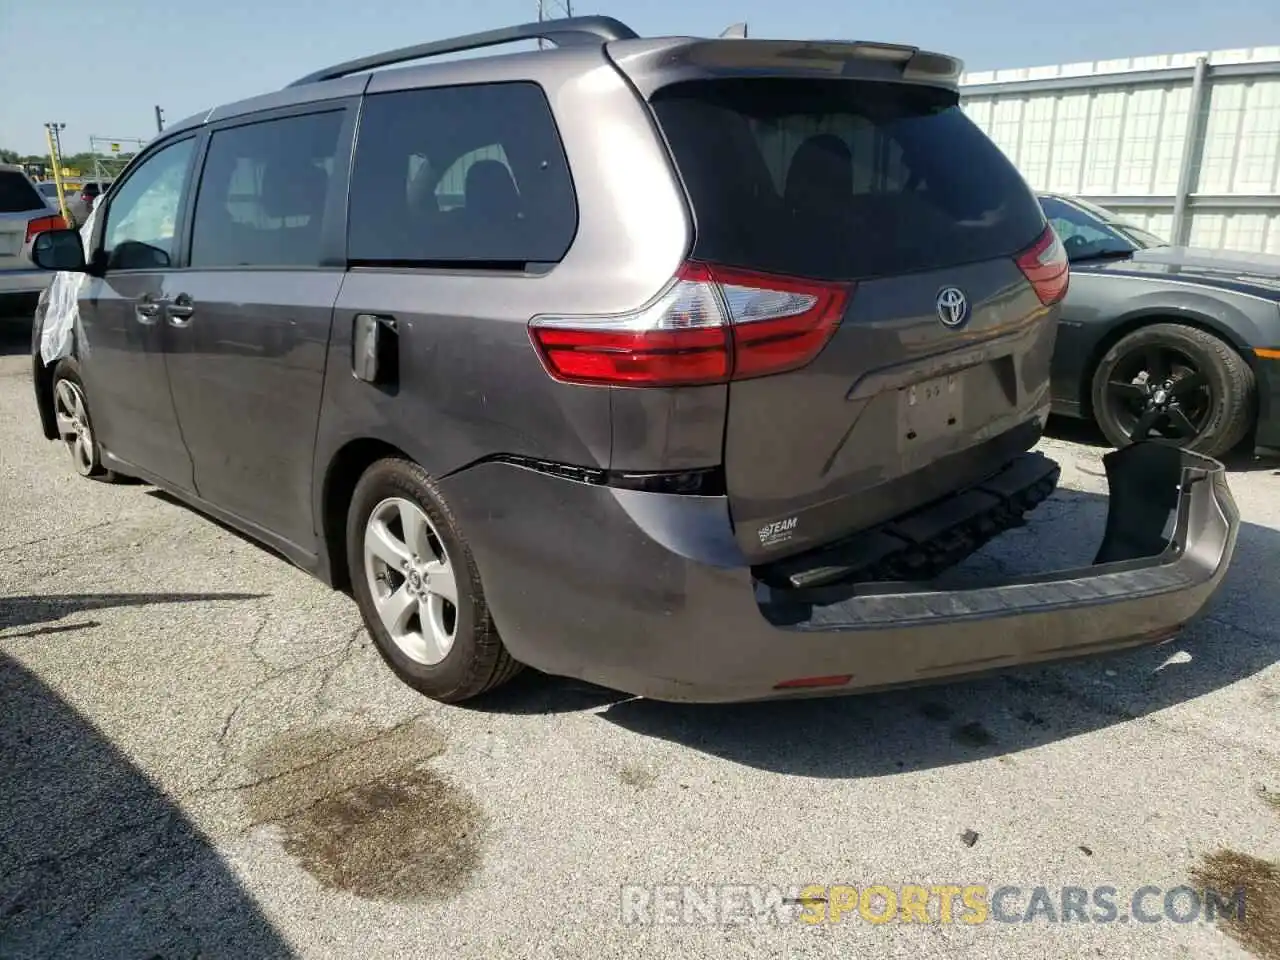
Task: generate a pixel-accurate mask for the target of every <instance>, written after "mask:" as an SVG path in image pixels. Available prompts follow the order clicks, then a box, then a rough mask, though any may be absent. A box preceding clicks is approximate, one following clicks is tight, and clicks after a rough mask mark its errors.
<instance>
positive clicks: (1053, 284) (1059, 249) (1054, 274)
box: [1016, 227, 1071, 307]
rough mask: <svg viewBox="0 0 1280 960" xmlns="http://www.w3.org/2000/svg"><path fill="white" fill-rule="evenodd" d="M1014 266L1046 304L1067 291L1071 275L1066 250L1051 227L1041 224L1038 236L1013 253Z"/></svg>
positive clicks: (1055, 300) (1063, 295)
mask: <svg viewBox="0 0 1280 960" xmlns="http://www.w3.org/2000/svg"><path fill="white" fill-rule="evenodd" d="M1016 259H1017V261H1018V267H1019V268H1020V269H1021V270H1022V272H1023V273H1024V274H1025V275H1026V277H1027V279H1028V280H1030V281H1031V286H1033V287H1035V290H1036V296H1038V297H1039V298H1040V302H1041V303H1043V304H1044V305H1045V306H1046V307H1047V306H1050V305H1052V304H1055V303H1057V302H1058V301H1059V300H1061V299H1062V298H1063V297H1065V296H1066V295H1067V285H1068V283H1069V282H1070V279H1071V270H1070V264H1069V263H1068V261H1067V251H1066V249H1065V248H1064V247H1063V246H1062V241H1061V240H1059V239H1058V235H1057V233H1055V232H1054V230H1053V227H1045V228H1044V233H1042V234H1040V239H1039V240H1037V241H1036V242H1035V243H1033V244H1032V245H1031V246H1030V247H1028V248H1027V249H1026V250H1024V251H1023V252H1022V253H1020V254H1018V256H1017V258H1016Z"/></svg>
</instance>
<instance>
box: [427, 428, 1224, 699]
mask: <svg viewBox="0 0 1280 960" xmlns="http://www.w3.org/2000/svg"><path fill="white" fill-rule="evenodd" d="M1033 456H1034V455H1033ZM1105 464H1106V470H1107V475H1108V480H1109V483H1110V487H1111V497H1110V502H1109V504H1108V516H1107V522H1106V527H1105V532H1103V531H1099V533H1100V535H1101V536H1100V539H1101V546H1100V548H1099V550H1098V553H1097V556H1096V559H1095V562H1094V564H1093V565H1092V566H1088V567H1085V568H1082V569H1074V570H1065V571H1058V572H1055V573H1048V574H1041V575H1033V576H1024V577H1019V578H1016V579H1014V578H1011V579H1008V580H1006V581H1003V582H987V583H983V584H981V585H979V586H975V587H972V588H966V589H960V590H945V591H944V590H937V589H932V588H930V587H929V586H927V585H921V584H902V583H897V584H891V583H876V584H867V585H863V586H862V587H859V588H853V587H844V588H839V587H822V588H820V589H818V590H811V591H790V590H777V589H776V588H772V587H766V586H764V585H762V584H761V583H759V582H758V581H757V580H756V578H755V577H754V576H753V575H752V572H751V569H750V567H749V566H748V565H746V564H745V563H744V562H742V561H741V558H740V555H739V554H737V553H736V546H735V545H734V541H733V536H732V529H731V526H730V524H729V522H728V508H727V504H726V503H725V501H724V498H721V497H673V496H669V495H665V494H650V493H643V492H637V491H624V490H616V489H611V488H608V487H604V486H593V485H590V484H580V483H571V482H569V481H565V480H562V479H559V478H554V477H550V476H546V475H543V474H539V473H537V472H535V471H528V470H521V469H520V468H518V467H514V466H507V465H501V464H484V465H480V466H477V467H475V468H472V469H470V470H467V471H464V472H463V473H462V474H459V475H456V476H455V477H453V478H449V479H447V480H446V482H445V487H446V495H447V496H449V497H450V499H451V502H456V503H457V504H458V512H459V513H460V515H461V517H462V520H463V524H464V529H466V530H467V531H468V532H469V535H470V537H471V539H472V543H473V549H474V550H475V554H476V561H477V563H478V565H479V567H480V570H481V573H482V576H484V578H485V584H486V592H487V594H488V599H489V602H490V605H491V607H492V609H493V612H494V616H495V619H496V621H497V623H498V626H499V629H501V630H502V631H503V636H504V639H505V641H506V643H507V644H508V646H509V647H510V649H511V651H512V653H513V655H514V656H516V657H517V658H518V659H521V660H523V661H524V662H526V663H529V664H530V665H532V666H535V667H538V668H540V669H543V670H546V671H548V672H552V673H560V674H569V675H574V676H581V677H583V678H585V679H588V680H593V681H595V682H598V683H602V684H605V685H607V686H612V687H615V688H617V689H621V690H625V691H627V692H630V693H634V694H637V695H642V696H648V697H652V698H655V699H663V700H691V701H726V700H750V699H760V698H772V697H780V696H797V695H813V694H815V693H841V692H850V691H853V690H870V689H877V688H883V687H890V686H898V685H904V684H912V683H920V682H927V681H932V680H937V679H939V678H942V677H952V676H963V675H965V674H975V673H981V672H986V671H988V670H993V669H999V668H1003V667H1009V666H1013V665H1017V664H1024V663H1034V662H1038V661H1046V660H1053V659H1059V658H1064V657H1071V656H1078V655H1085V654H1092V653H1097V652H1101V651H1107V650H1116V649H1122V648H1124V647H1129V646H1136V645H1139V644H1143V643H1151V642H1155V641H1158V640H1162V639H1167V638H1168V637H1170V636H1172V635H1173V634H1174V633H1176V632H1177V630H1178V629H1179V628H1181V627H1182V626H1183V625H1184V624H1186V623H1187V622H1188V621H1190V620H1192V619H1193V618H1195V617H1196V616H1197V615H1198V614H1199V613H1200V612H1201V611H1202V610H1203V609H1204V607H1205V605H1206V604H1207V603H1208V602H1209V600H1210V599H1211V597H1212V596H1213V594H1214V592H1215V591H1216V590H1217V588H1218V586H1219V584H1220V583H1221V581H1222V578H1223V576H1224V575H1225V573H1226V569H1227V566H1228V564H1229V563H1230V559H1231V555H1232V553H1233V551H1234V548H1235V541H1236V534H1237V528H1238V525H1239V513H1238V511H1237V509H1236V505H1235V501H1234V500H1233V498H1232V496H1231V492H1230V490H1229V489H1228V487H1227V483H1226V478H1225V470H1224V468H1223V466H1222V465H1221V464H1220V463H1218V462H1217V461H1214V460H1211V459H1208V458H1206V457H1202V456H1199V455H1197V454H1193V453H1187V452H1184V451H1181V450H1177V449H1174V448H1172V447H1167V446H1162V445H1158V444H1152V443H1143V444H1136V445H1134V446H1131V447H1128V448H1126V449H1124V450H1119V451H1116V452H1113V453H1111V454H1109V455H1107V457H1106V458H1105ZM454 498H456V500H455V499H454ZM494 503H507V504H511V508H510V509H509V510H501V511H495V510H493V509H492V504H494ZM1171 513H1172V523H1171V522H1170V515H1171ZM531 517H537V518H539V519H538V520H531V519H529V518H531ZM548 521H551V522H552V523H553V524H554V528H555V529H556V530H557V531H558V535H557V536H556V537H555V538H554V540H553V541H550V540H549V538H548V537H547V536H546V532H547V530H548V526H547V523H548ZM1029 522H1030V525H1031V526H1032V528H1034V525H1035V522H1036V518H1035V515H1034V514H1032V515H1031V517H1030V518H1029ZM1170 531H1172V532H1171V534H1170ZM1052 546H1053V545H1052V544H1046V548H1052ZM1054 565H1055V564H1054V560H1053V557H1052V555H1051V554H1050V553H1049V551H1048V549H1046V552H1045V557H1044V561H1043V563H1042V564H1041V566H1042V567H1043V568H1048V569H1052V568H1053V567H1054ZM637 569H640V570H644V571H646V573H647V574H648V576H647V580H646V581H645V583H646V585H645V587H644V588H642V589H640V590H636V589H635V583H636V575H635V571H636V570H637ZM810 678H827V679H828V683H827V685H826V686H800V687H786V686H782V687H780V686H779V685H780V684H786V683H787V682H793V681H805V680H809V679H810Z"/></svg>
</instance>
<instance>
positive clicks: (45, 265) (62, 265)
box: [31, 230, 85, 273]
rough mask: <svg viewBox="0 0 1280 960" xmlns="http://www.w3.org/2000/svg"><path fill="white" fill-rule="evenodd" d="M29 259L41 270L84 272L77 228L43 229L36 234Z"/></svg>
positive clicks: (82, 253) (82, 251) (82, 248)
mask: <svg viewBox="0 0 1280 960" xmlns="http://www.w3.org/2000/svg"><path fill="white" fill-rule="evenodd" d="M31 259H32V261H33V262H34V263H35V265H36V266H37V267H40V268H41V269H42V270H65V271H67V272H69V273H84V272H85V260H84V244H82V243H81V242H80V231H78V230H45V231H43V232H42V233H37V234H36V239H35V242H34V243H32V245H31Z"/></svg>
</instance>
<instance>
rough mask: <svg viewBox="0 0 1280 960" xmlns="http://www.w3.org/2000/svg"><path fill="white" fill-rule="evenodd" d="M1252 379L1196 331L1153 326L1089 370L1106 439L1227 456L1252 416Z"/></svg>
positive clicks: (1222, 347) (1238, 360)
mask: <svg viewBox="0 0 1280 960" xmlns="http://www.w3.org/2000/svg"><path fill="white" fill-rule="evenodd" d="M1254 389H1255V386H1254V376H1253V371H1252V370H1251V369H1250V368H1249V365H1248V363H1247V362H1245V360H1244V358H1243V357H1241V356H1240V354H1239V353H1237V352H1236V351H1235V350H1234V349H1233V348H1232V347H1231V346H1230V345H1229V344H1227V343H1225V342H1223V341H1222V340H1220V339H1219V338H1218V337H1216V336H1214V335H1213V334H1211V333H1208V332H1206V331H1204V330H1201V329H1198V328H1196V327H1189V326H1185V325H1183V324H1177V323H1158V324H1153V325H1151V326H1148V327H1142V328H1140V329H1138V330H1135V331H1133V332H1132V333H1130V334H1128V335H1127V336H1124V337H1122V338H1121V339H1120V340H1119V341H1117V342H1116V343H1115V344H1114V345H1113V346H1112V347H1111V349H1109V350H1108V351H1107V352H1106V354H1104V355H1103V357H1102V360H1101V361H1100V362H1099V363H1098V367H1097V370H1096V371H1095V372H1094V377H1093V389H1092V401H1093V413H1094V418H1095V419H1096V420H1097V423H1098V426H1099V428H1100V429H1101V430H1102V432H1103V434H1104V435H1105V436H1106V438H1107V441H1108V442H1109V443H1111V444H1112V445H1113V446H1116V447H1123V446H1126V445H1127V444H1129V443H1133V442H1135V441H1138V440H1154V441H1161V442H1166V443H1172V444H1176V445H1177V446H1179V447H1184V448H1186V449H1189V450H1194V451H1196V452H1197V453H1202V454H1204V455H1206V456H1210V457H1222V456H1225V455H1227V454H1228V453H1230V452H1232V451H1233V450H1234V449H1235V448H1236V447H1238V446H1239V445H1240V443H1241V442H1242V441H1243V440H1244V439H1245V437H1246V436H1247V435H1248V434H1249V431H1250V428H1251V427H1252V425H1253V418H1254V412H1255V411H1254Z"/></svg>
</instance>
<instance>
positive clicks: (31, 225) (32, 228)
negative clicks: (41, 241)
mask: <svg viewBox="0 0 1280 960" xmlns="http://www.w3.org/2000/svg"><path fill="white" fill-rule="evenodd" d="M66 228H67V221H65V220H63V219H62V217H38V218H36V219H35V220H28V221H27V239H26V242H27V243H30V242H31V241H32V240H34V239H35V238H36V234H37V233H44V232H45V231H46V230H65V229H66Z"/></svg>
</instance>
